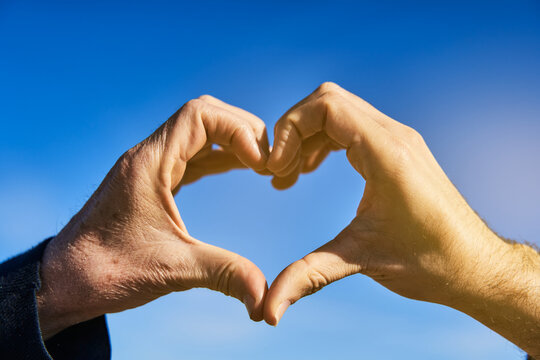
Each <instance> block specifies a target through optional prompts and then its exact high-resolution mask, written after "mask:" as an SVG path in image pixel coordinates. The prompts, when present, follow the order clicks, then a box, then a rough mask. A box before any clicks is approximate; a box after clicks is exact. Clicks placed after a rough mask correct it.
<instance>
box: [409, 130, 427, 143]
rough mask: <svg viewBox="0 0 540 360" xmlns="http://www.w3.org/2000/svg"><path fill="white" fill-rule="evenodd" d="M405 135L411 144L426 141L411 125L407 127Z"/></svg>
mask: <svg viewBox="0 0 540 360" xmlns="http://www.w3.org/2000/svg"><path fill="white" fill-rule="evenodd" d="M405 137H406V139H407V141H408V142H409V143H411V144H422V143H423V142H424V138H423V137H422V135H421V134H420V133H419V132H418V131H416V130H415V129H413V128H412V127H410V126H406V127H405Z"/></svg>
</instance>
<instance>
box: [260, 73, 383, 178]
mask: <svg viewBox="0 0 540 360" xmlns="http://www.w3.org/2000/svg"><path fill="white" fill-rule="evenodd" d="M342 91H344V90H342V89H341V88H340V87H339V86H337V85H335V84H332V83H325V84H323V85H321V86H320V87H319V88H318V89H317V90H315V91H314V92H313V93H312V94H310V95H309V96H308V97H306V98H305V99H304V100H302V101H301V102H299V103H298V104H297V105H295V106H294V107H292V108H291V109H290V110H289V111H287V112H286V113H285V114H284V115H283V116H282V117H281V118H280V119H279V120H278V122H277V123H276V126H275V128H274V133H275V136H274V146H273V150H272V153H271V154H270V157H269V159H268V163H267V168H268V169H269V170H270V171H272V172H274V173H276V172H278V173H279V172H281V171H283V169H286V168H287V167H288V166H289V165H290V164H291V163H292V161H293V160H294V159H295V158H296V156H297V153H298V152H299V151H300V149H301V146H302V142H303V141H304V140H306V139H307V138H309V137H311V136H313V135H315V134H316V133H318V132H323V133H325V134H326V135H327V136H328V137H329V138H330V139H331V140H332V141H333V142H334V143H336V144H338V145H339V146H340V147H341V148H343V149H347V150H353V151H358V150H359V149H360V148H363V149H368V148H370V147H374V146H375V147H377V146H379V145H377V144H380V143H381V142H382V138H383V137H384V136H386V135H387V132H386V130H385V128H384V127H383V126H381V124H380V123H379V120H375V119H374V118H372V117H371V116H370V115H369V114H368V113H366V112H365V111H363V109H362V108H361V107H359V106H358V105H357V104H355V102H353V101H352V100H351V98H350V96H344V95H343V94H342ZM353 147H355V148H354V149H353ZM353 165H355V167H358V168H357V170H359V171H360V172H361V173H362V174H363V175H364V172H363V171H362V169H361V168H360V167H361V166H360V165H359V164H353ZM359 168H360V169H359Z"/></svg>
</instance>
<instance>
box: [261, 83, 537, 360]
mask: <svg viewBox="0 0 540 360" xmlns="http://www.w3.org/2000/svg"><path fill="white" fill-rule="evenodd" d="M274 130H275V139H274V146H273V149H272V153H271V155H270V158H269V160H268V163H267V168H268V169H269V170H270V171H272V173H274V174H275V175H276V176H275V177H274V179H273V181H272V183H273V184H274V186H275V187H276V188H279V189H284V188H287V187H289V186H291V185H293V184H294V182H295V181H296V179H297V178H298V175H299V174H300V173H301V172H308V171H312V170H313V169H314V168H316V167H317V166H318V165H319V164H320V163H321V161H322V160H323V159H324V157H325V156H326V155H327V154H328V152H329V151H330V150H331V149H335V148H341V149H346V151H347V158H348V159H349V162H350V163H351V165H352V166H353V167H354V168H355V169H356V170H357V171H358V172H359V173H360V174H361V175H362V177H363V178H364V179H365V180H366V185H365V190H364V195H363V197H362V199H361V201H360V204H359V206H358V210H357V213H356V216H355V217H354V219H353V220H352V221H351V223H350V224H349V225H348V226H347V227H346V228H345V229H344V230H343V231H342V232H340V233H339V235H337V236H336V238H335V239H333V240H332V241H330V242H328V243H327V244H325V245H323V246H322V247H320V248H319V249H317V250H315V251H313V252H312V253H310V254H308V255H306V256H305V257H304V258H303V259H301V260H299V261H296V262H294V263H292V264H291V265H289V266H288V267H287V268H286V269H284V270H283V271H282V272H281V273H280V274H279V275H278V277H277V278H276V279H275V280H274V282H273V283H272V285H271V287H270V289H269V290H268V293H267V295H266V300H265V309H264V318H265V320H266V321H267V322H268V323H269V324H271V325H276V324H277V323H278V322H279V320H280V319H281V317H282V316H283V313H284V312H285V310H286V309H287V308H288V307H289V306H290V304H293V303H295V302H296V301H297V300H299V299H300V298H302V297H304V296H306V295H309V294H312V293H314V292H316V291H318V290H319V289H321V288H322V287H324V286H326V285H328V284H330V283H331V282H333V281H336V280H339V279H341V278H343V277H345V276H348V275H351V274H356V273H362V274H365V275H368V276H370V277H371V278H373V279H374V280H376V281H377V282H379V283H380V284H382V285H383V286H385V287H387V288H388V289H390V290H392V291H394V292H396V293H398V294H400V295H403V296H406V297H408V298H412V299H418V300H424V301H430V302H436V303H440V304H445V305H448V306H451V307H454V308H456V309H458V310H461V311H463V312H466V313H468V314H469V315H471V316H473V317H475V318H477V319H478V320H479V321H481V322H483V323H484V324H486V325H487V326H489V327H491V328H492V329H493V330H495V331H497V332H499V333H500V334H501V335H503V336H505V337H506V338H508V339H509V340H511V341H513V342H515V343H516V344H518V345H519V346H521V347H522V348H523V349H525V350H528V351H530V352H531V353H533V354H534V353H535V351H538V350H539V349H538V347H537V345H536V347H534V346H535V345H534V344H538V343H540V341H538V340H540V318H539V316H540V315H539V314H540V311H538V310H540V304H539V303H538V299H539V298H540V296H539V295H540V294H539V291H540V276H539V274H540V261H539V257H538V256H537V254H535V252H534V250H532V249H530V248H527V247H525V246H523V245H517V244H509V243H507V242H504V241H502V240H501V239H500V238H498V237H497V235H496V234H494V233H493V232H492V231H491V230H490V229H489V228H488V227H487V226H486V225H485V223H484V222H483V221H482V220H481V219H480V218H479V217H478V215H477V214H476V213H475V212H474V211H473V210H472V209H471V208H470V207H469V205H468V204H467V202H466V201H465V199H464V198H463V197H462V196H461V195H460V193H459V192H458V190H457V189H456V188H455V187H454V186H453V184H452V183H451V182H450V180H449V179H448V177H447V176H446V175H445V173H444V172H443V170H442V169H441V167H440V166H439V164H438V163H437V161H436V160H435V158H434V157H433V155H432V154H431V152H430V150H429V149H428V147H427V145H426V144H425V142H424V140H423V139H422V137H421V136H420V135H419V134H418V133H417V132H416V131H415V130H413V129H412V128H410V127H408V126H405V125H403V124H401V123H399V122H397V121H395V120H393V119H391V118H390V117H388V116H386V115H384V114H383V113H381V112H379V111H378V110H377V109H375V108H374V107H372V106H371V105H370V104H368V103H367V102H365V101H364V100H362V99H360V98H359V97H357V96H356V95H354V94H352V93H350V92H348V91H346V90H344V89H342V88H340V87H339V86H337V85H335V84H332V83H325V84H323V85H321V86H320V87H319V88H318V89H317V90H316V91H315V92H313V93H312V94H311V95H309V96H308V97H307V98H305V99H304V100H302V101H301V102H299V103H298V104H297V105H295V106H294V107H292V108H291V109H290V110H289V111H288V112H287V113H285V114H284V115H283V116H282V117H281V119H280V120H279V121H278V122H277V124H276V126H275V129H274ZM524 264H525V265H524ZM530 264H536V265H533V266H530ZM531 339H532V340H531Z"/></svg>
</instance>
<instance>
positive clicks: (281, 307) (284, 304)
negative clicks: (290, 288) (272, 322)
mask: <svg viewBox="0 0 540 360" xmlns="http://www.w3.org/2000/svg"><path fill="white" fill-rule="evenodd" d="M290 305H291V302H290V301H289V300H285V301H284V302H282V303H281V304H280V305H279V306H278V308H277V311H276V325H277V324H278V323H279V320H281V317H282V316H283V314H284V313H285V310H287V308H288V307H289V306H290Z"/></svg>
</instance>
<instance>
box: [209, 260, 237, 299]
mask: <svg viewBox="0 0 540 360" xmlns="http://www.w3.org/2000/svg"><path fill="white" fill-rule="evenodd" d="M236 268H237V265H236V264H235V262H234V261H226V262H225V263H223V264H222V265H221V266H219V268H218V269H217V272H216V274H215V276H214V289H215V290H218V291H220V292H222V293H224V294H225V295H232V282H233V280H232V279H233V277H234V274H235V272H236V270H237V269H236Z"/></svg>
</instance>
